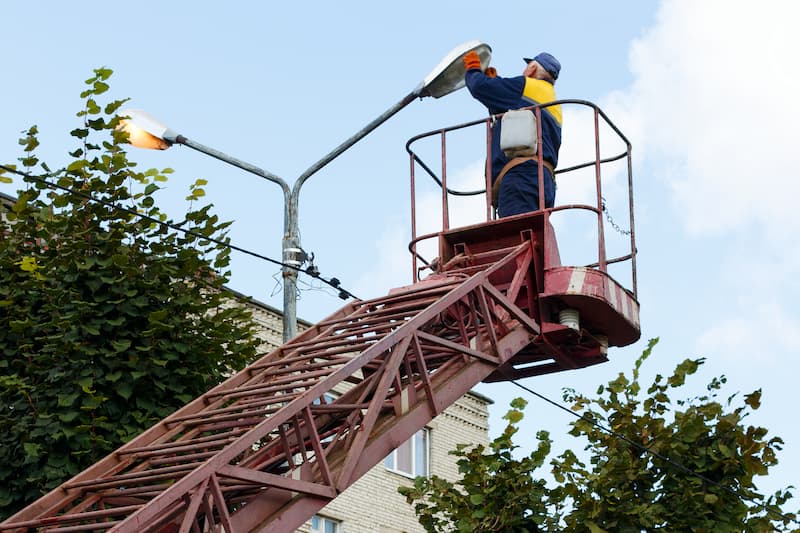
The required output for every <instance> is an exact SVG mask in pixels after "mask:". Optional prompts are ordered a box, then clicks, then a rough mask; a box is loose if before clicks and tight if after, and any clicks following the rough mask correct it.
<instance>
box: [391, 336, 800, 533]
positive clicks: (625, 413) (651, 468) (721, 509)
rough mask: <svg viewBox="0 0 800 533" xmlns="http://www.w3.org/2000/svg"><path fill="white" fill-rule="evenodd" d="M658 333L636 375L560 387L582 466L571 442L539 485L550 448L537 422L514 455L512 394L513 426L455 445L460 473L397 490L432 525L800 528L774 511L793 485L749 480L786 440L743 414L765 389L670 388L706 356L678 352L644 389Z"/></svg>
mask: <svg viewBox="0 0 800 533" xmlns="http://www.w3.org/2000/svg"><path fill="white" fill-rule="evenodd" d="M656 342H657V339H656V340H653V341H651V342H650V344H649V346H648V347H647V349H646V350H645V351H644V353H643V354H642V356H641V357H640V358H639V359H638V360H637V361H636V364H635V367H634V369H633V372H632V376H631V377H628V376H626V375H624V374H622V373H620V374H619V376H618V377H617V378H616V379H614V380H612V381H611V382H610V383H609V384H608V385H606V386H601V387H600V388H599V389H598V391H597V395H596V397H592V398H590V397H587V396H583V395H580V394H577V393H575V392H574V391H572V390H567V391H565V400H566V401H568V402H570V403H571V404H572V408H573V410H574V411H576V412H577V413H579V414H580V415H581V418H578V419H576V420H575V422H573V423H572V427H571V430H570V434H571V435H573V436H575V437H579V438H581V439H583V440H584V441H587V442H588V444H587V446H586V450H585V451H586V454H584V455H588V466H587V464H585V463H584V462H582V461H581V460H579V458H578V456H577V455H576V454H575V453H574V452H572V451H566V452H564V453H563V454H561V455H560V456H559V457H558V458H556V459H554V460H553V461H552V462H551V465H552V467H553V470H552V474H553V477H554V481H555V483H554V484H553V486H545V483H544V481H542V480H540V479H538V477H537V475H538V474H537V473H536V472H535V470H536V469H537V468H539V467H540V466H541V465H542V463H543V461H544V460H545V457H544V456H545V455H546V454H547V451H548V450H549V441H547V440H546V436H543V435H542V434H541V433H540V434H539V445H538V448H537V449H536V450H535V451H534V452H533V453H532V454H531V455H530V457H527V458H523V459H515V458H514V457H513V455H512V454H511V451H512V450H513V449H514V448H515V446H514V445H513V443H512V442H511V437H512V436H513V435H514V433H515V432H516V429H515V427H514V424H517V423H518V422H519V421H520V420H521V418H522V414H521V412H520V409H521V408H522V404H521V403H519V402H520V400H519V399H518V400H515V403H512V408H513V409H512V410H511V411H510V412H509V415H507V417H506V418H507V419H508V420H509V426H508V427H507V428H506V430H505V431H504V432H503V434H502V435H500V437H498V438H497V439H495V440H494V441H493V442H492V444H491V446H490V451H489V452H488V453H486V451H485V450H484V449H483V447H481V446H478V447H474V448H470V449H467V448H465V447H464V446H460V447H459V448H458V449H457V450H456V451H455V452H453V453H455V455H456V456H458V457H459V458H460V459H459V462H458V464H459V471H460V473H461V475H462V479H461V481H459V482H457V483H450V482H448V481H445V480H442V479H439V478H437V477H435V476H434V477H432V478H431V479H423V478H418V479H416V480H415V485H414V487H413V488H410V489H409V488H401V489H400V492H401V494H403V495H405V496H406V499H407V501H408V502H409V503H413V502H417V503H416V504H415V510H416V512H417V515H418V518H419V520H420V523H421V524H422V525H423V526H424V527H425V529H426V530H427V531H429V532H434V531H435V532H450V531H454V532H455V531H458V532H463V531H484V532H490V531H491V532H505V531H526V530H527V531H537V529H536V528H537V527H538V528H539V529H538V530H541V531H567V532H575V533H584V532H586V533H604V532H622V533H634V532H635V533H639V532H642V531H695V532H707V533H712V532H713V533H733V532H736V533H739V532H747V533H750V532H768V531H800V529H792V527H796V526H797V522H796V521H795V519H796V515H795V514H786V513H784V512H783V511H782V510H781V506H782V505H783V504H785V503H786V501H787V500H788V499H789V498H791V494H790V493H789V492H788V490H781V491H778V492H776V493H775V494H774V495H771V496H768V497H767V496H764V495H763V494H761V493H760V492H759V490H758V488H757V487H756V484H755V482H754V479H755V477H757V476H765V475H767V474H768V471H769V468H770V467H772V466H775V465H776V464H778V460H777V455H776V453H777V451H779V450H780V449H781V444H782V441H781V440H780V439H779V438H777V437H772V438H768V437H767V430H766V429H764V428H762V427H754V426H750V425H747V424H746V423H745V418H746V417H747V416H748V414H750V413H751V412H753V411H755V410H757V409H758V407H759V403H760V391H756V392H753V393H751V394H748V395H745V396H743V397H741V398H740V396H739V395H738V394H734V395H733V396H730V397H728V398H726V399H724V400H721V399H720V398H719V397H718V396H719V394H720V391H721V388H722V386H723V385H724V384H725V382H726V380H725V378H724V377H721V378H715V379H713V380H711V382H710V383H709V384H708V386H707V388H706V392H704V393H703V394H702V395H700V396H697V397H689V398H686V399H681V400H673V399H671V398H670V396H671V395H672V396H674V395H675V394H676V393H677V392H682V391H678V389H680V388H681V387H683V386H684V385H685V384H686V380H687V378H688V377H690V376H691V375H692V374H695V373H696V372H697V370H698V368H699V367H700V365H702V363H703V360H702V359H694V360H692V359H687V360H685V361H683V362H682V363H681V364H679V365H678V366H677V368H676V369H675V371H674V372H673V374H672V375H671V376H669V377H667V378H665V377H663V376H661V375H658V376H656V377H655V379H654V381H653V383H652V385H650V386H649V387H648V388H647V389H644V390H643V389H642V387H641V385H640V383H639V378H640V370H641V367H642V364H643V363H644V362H645V361H646V360H647V359H648V357H649V356H650V354H651V352H652V349H653V347H654V346H655V344H656ZM606 429H610V430H611V432H613V433H611V432H609V431H607V430H606ZM489 495H491V496H489ZM767 508H769V509H770V510H769V511H768V510H767Z"/></svg>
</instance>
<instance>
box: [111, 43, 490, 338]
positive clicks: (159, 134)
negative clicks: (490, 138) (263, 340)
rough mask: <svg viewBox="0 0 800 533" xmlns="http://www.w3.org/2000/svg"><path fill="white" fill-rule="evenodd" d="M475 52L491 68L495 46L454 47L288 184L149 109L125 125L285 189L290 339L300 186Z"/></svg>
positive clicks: (153, 144) (439, 86)
mask: <svg viewBox="0 0 800 533" xmlns="http://www.w3.org/2000/svg"><path fill="white" fill-rule="evenodd" d="M470 50H475V51H476V52H478V55H479V56H480V57H481V62H482V63H485V65H487V66H488V64H489V59H490V57H491V48H489V46H487V45H486V44H483V43H480V42H478V41H469V42H467V43H463V44H461V45H459V46H457V47H456V48H454V49H453V50H452V51H451V52H450V53H449V54H448V55H447V56H446V57H445V58H444V59H443V60H442V61H441V62H440V63H439V64H438V65H437V66H436V67H435V68H434V69H433V70H432V71H431V72H430V74H428V76H426V77H425V79H423V81H422V82H421V83H420V84H419V85H418V86H417V87H416V88H415V89H414V90H413V91H411V92H410V93H408V94H407V95H406V96H405V97H404V98H403V99H401V100H400V101H399V102H397V103H396V104H395V105H393V106H392V107H390V108H389V109H387V110H386V111H384V112H383V114H381V115H380V116H379V117H377V118H376V119H374V120H373V121H372V122H370V123H369V124H367V125H366V126H364V127H363V128H362V129H361V130H359V131H358V132H357V133H355V134H354V135H352V136H351V137H350V138H348V139H347V140H345V141H344V142H343V143H342V144H340V145H339V146H337V147H336V148H334V149H333V150H331V151H330V152H329V153H328V154H327V155H326V156H324V157H323V158H322V159H320V160H319V161H317V162H316V163H314V164H313V165H311V166H310V167H309V168H308V169H307V170H306V171H305V172H303V173H302V174H301V175H300V176H299V177H298V178H297V180H296V181H295V182H294V185H293V186H292V187H291V188H290V187H289V185H288V184H287V183H286V181H284V180H283V179H282V178H281V177H279V176H277V175H275V174H273V173H271V172H268V171H266V170H263V169H262V168H260V167H257V166H255V165H252V164H250V163H247V162H245V161H242V160H241V159H237V158H235V157H232V156H230V155H228V154H226V153H224V152H221V151H219V150H215V149H214V148H210V147H208V146H205V145H203V144H200V143H198V142H196V141H193V140H191V139H189V138H188V137H186V136H184V135H181V134H178V133H176V132H175V131H173V130H172V129H170V128H169V127H167V126H165V125H164V124H162V123H161V122H159V121H158V120H156V119H154V118H153V117H151V116H150V115H148V114H147V113H145V112H143V111H139V110H125V111H120V115H121V116H123V117H126V118H124V119H123V120H122V127H123V128H124V129H125V130H126V131H127V132H128V134H129V137H130V142H131V144H132V145H134V146H138V147H141V148H151V149H160V150H165V149H167V148H169V147H170V146H172V145H173V144H181V145H184V146H188V147H189V148H192V149H194V150H196V151H198V152H202V153H204V154H206V155H209V156H211V157H213V158H215V159H218V160H220V161H223V162H225V163H228V164H230V165H233V166H235V167H238V168H240V169H242V170H245V171H247V172H250V173H251V174H255V175H256V176H259V177H261V178H264V179H266V180H268V181H271V182H273V183H275V184H277V185H278V186H279V187H280V188H281V190H282V191H283V207H284V209H283V241H282V251H283V258H282V260H283V263H284V266H283V267H282V271H283V341H284V342H286V341H288V340H290V339H292V338H293V337H295V336H296V335H297V272H298V270H299V269H300V267H301V265H302V264H303V262H304V260H305V258H304V257H303V251H302V248H301V247H300V231H299V227H298V213H299V198H300V189H301V188H302V187H303V184H304V183H305V182H306V181H307V180H308V178H310V177H311V176H312V175H314V174H315V173H317V172H318V171H319V170H320V169H322V168H323V167H324V166H325V165H327V164H328V163H330V162H331V161H333V160H334V159H336V158H337V157H338V156H339V155H341V154H342V153H343V152H344V151H346V150H347V149H349V148H350V147H351V146H353V145H354V144H355V143H357V142H358V141H360V140H361V139H363V138H364V137H365V136H366V135H367V134H369V133H370V132H371V131H372V130H374V129H375V128H377V127H378V126H380V125H381V124H383V123H384V122H386V121H387V120H388V119H389V118H391V117H392V116H393V115H394V114H395V113H397V112H398V111H400V110H401V109H403V108H404V107H406V106H407V105H408V104H410V103H411V102H412V101H414V100H415V99H416V98H423V97H425V96H433V97H434V98H439V97H441V96H444V95H445V94H449V93H451V92H453V91H455V90H457V89H460V88H461V87H463V86H464V67H463V64H462V62H461V56H462V55H463V54H464V53H466V52H468V51H470Z"/></svg>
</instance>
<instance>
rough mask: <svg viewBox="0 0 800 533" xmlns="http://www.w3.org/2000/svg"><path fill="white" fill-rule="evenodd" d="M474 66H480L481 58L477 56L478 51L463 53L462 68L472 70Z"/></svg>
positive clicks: (478, 67)
mask: <svg viewBox="0 0 800 533" xmlns="http://www.w3.org/2000/svg"><path fill="white" fill-rule="evenodd" d="M474 68H477V69H480V68H481V58H480V57H478V53H477V52H476V51H475V50H472V51H470V52H467V53H466V54H464V69H465V70H472V69H474Z"/></svg>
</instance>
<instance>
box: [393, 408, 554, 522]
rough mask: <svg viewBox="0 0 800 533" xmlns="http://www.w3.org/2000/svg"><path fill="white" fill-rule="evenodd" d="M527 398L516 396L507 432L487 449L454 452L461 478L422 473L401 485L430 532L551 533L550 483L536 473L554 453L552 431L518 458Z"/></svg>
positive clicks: (463, 447)
mask: <svg viewBox="0 0 800 533" xmlns="http://www.w3.org/2000/svg"><path fill="white" fill-rule="evenodd" d="M524 408H525V401H524V400H522V399H521V398H517V399H516V400H514V401H513V402H512V404H511V410H509V412H508V413H507V414H506V415H505V416H504V418H505V419H506V420H508V425H507V426H506V428H505V430H504V431H503V433H502V434H501V435H500V436H499V437H497V438H496V439H494V440H493V441H492V442H491V443H490V444H489V448H488V450H487V449H486V447H484V446H483V445H478V446H466V445H459V446H458V447H457V448H456V450H454V451H452V452H450V453H451V454H452V455H454V456H456V457H458V460H457V464H458V470H459V472H460V473H461V475H462V477H461V480H460V481H458V482H456V483H451V482H449V481H447V480H445V479H443V478H440V477H438V476H431V477H430V478H425V477H417V478H416V479H415V480H414V486H413V487H401V488H400V489H398V490H399V491H400V494H402V495H403V496H405V497H406V501H407V502H408V503H410V504H411V503H414V502H416V503H415V505H414V510H415V512H416V513H417V516H418V518H419V522H420V524H422V526H423V527H424V528H425V530H426V531H428V532H430V533H437V532H459V533H472V532H476V533H488V532H493V531H505V532H509V533H533V532H536V531H550V530H551V527H552V526H553V525H554V522H553V517H552V516H551V515H550V514H548V509H547V494H548V490H547V488H546V486H545V482H544V481H542V480H539V479H535V478H534V477H533V476H532V475H531V474H532V473H533V472H534V471H535V470H536V469H537V468H539V467H540V466H542V464H543V463H544V460H545V458H546V457H547V455H548V454H549V453H550V438H549V436H548V434H547V432H545V431H542V432H539V433H538V434H537V439H538V445H537V447H536V449H535V450H533V451H532V452H531V453H530V454H529V455H528V456H526V457H522V458H521V459H516V458H515V457H514V455H513V451H514V450H515V449H516V448H517V447H518V446H516V445H514V443H513V441H512V437H513V436H514V434H515V433H517V431H518V428H517V424H518V423H519V422H520V420H522V416H523V415H522V409H524Z"/></svg>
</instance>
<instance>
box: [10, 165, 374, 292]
mask: <svg viewBox="0 0 800 533" xmlns="http://www.w3.org/2000/svg"><path fill="white" fill-rule="evenodd" d="M0 169H3V170H5V171H6V172H11V173H12V174H17V175H18V176H23V177H25V178H28V179H31V180H33V181H35V182H37V183H41V184H42V185H44V186H46V187H48V188H50V189H58V190H61V191H64V192H68V193H70V194H74V195H76V196H79V197H81V198H84V199H86V200H89V201H90V202H94V203H97V204H100V205H103V206H105V207H108V208H111V209H113V210H115V211H120V212H123V213H127V214H129V215H132V216H135V217H139V218H141V219H143V220H147V221H148V222H152V223H154V224H159V225H161V226H165V227H168V228H170V229H173V230H175V231H180V232H181V233H184V234H185V235H191V236H192V237H196V238H199V239H201V240H205V241H209V242H213V243H214V244H217V245H219V246H222V247H225V248H228V249H230V250H234V251H236V252H239V253H243V254H246V255H249V256H252V257H255V258H257V259H261V260H262V261H267V262H269V263H272V264H275V265H278V266H281V267H285V268H290V269H292V270H296V271H297V272H302V273H303V274H306V275H308V276H310V277H312V278H315V279H318V280H320V281H321V282H323V283H325V284H326V285H329V286H330V287H332V288H333V289H335V290H337V291H338V293H339V297H340V298H342V299H347V298H355V299H359V298H358V297H357V296H356V295H354V294H353V293H351V292H350V291H348V290H347V289H345V288H344V287H342V286H341V282H340V281H339V280H338V279H337V278H335V277H334V278H331V279H326V278H323V277H322V276H320V275H319V271H317V269H316V267H314V266H313V265H312V266H311V267H309V268H307V269H305V268H301V267H298V266H295V265H291V264H288V263H284V262H282V261H278V260H277V259H272V258H271V257H267V256H265V255H261V254H259V253H257V252H253V251H252V250H247V249H246V248H242V247H240V246H236V245H234V244H230V243H227V242H224V241H221V240H219V239H215V238H213V237H208V236H206V235H202V234H200V233H197V232H195V231H192V230H189V229H186V228H182V227H180V226H178V225H177V224H172V223H171V222H164V221H162V220H159V219H157V218H154V217H151V216H148V215H145V214H142V213H139V212H138V211H136V210H134V209H130V208H127V207H124V206H121V205H118V204H115V203H114V202H109V201H106V200H102V199H100V198H95V197H94V196H92V195H91V194H88V193H85V192H83V191H77V190H75V189H70V188H69V187H64V186H61V185H58V184H57V183H53V182H51V181H48V180H47V179H45V178H44V177H42V176H36V175H34V174H30V173H28V172H22V171H19V170H17V169H15V168H13V167H9V166H6V165H3V164H0Z"/></svg>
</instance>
